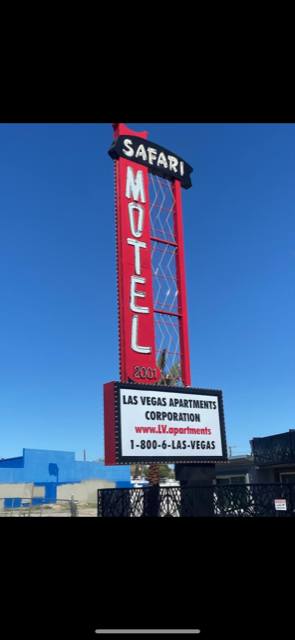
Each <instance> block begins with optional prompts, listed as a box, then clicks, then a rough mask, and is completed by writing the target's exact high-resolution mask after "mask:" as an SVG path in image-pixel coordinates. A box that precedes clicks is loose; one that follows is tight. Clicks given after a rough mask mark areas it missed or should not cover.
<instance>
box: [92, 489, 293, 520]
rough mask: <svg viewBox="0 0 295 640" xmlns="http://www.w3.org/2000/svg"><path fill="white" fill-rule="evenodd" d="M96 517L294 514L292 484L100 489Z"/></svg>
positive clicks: (267, 515)
mask: <svg viewBox="0 0 295 640" xmlns="http://www.w3.org/2000/svg"><path fill="white" fill-rule="evenodd" d="M275 500H285V501H286V503H285V505H284V506H286V510H280V511H277V510H276V505H275ZM98 517H101V518H126V517H127V518H129V517H131V518H139V517H158V518H161V517H165V518H167V517H215V518H225V517H229V518H233V517H238V518H242V517H243V518H245V517H252V518H253V517H295V484H293V483H292V484H291V483H289V484H288V483H282V484H281V483H273V484H267V483H265V484H248V485H245V484H240V485H238V484H237V485H210V486H204V487H189V488H185V487H181V488H179V487H167V488H166V487H143V488H140V489H99V490H98Z"/></svg>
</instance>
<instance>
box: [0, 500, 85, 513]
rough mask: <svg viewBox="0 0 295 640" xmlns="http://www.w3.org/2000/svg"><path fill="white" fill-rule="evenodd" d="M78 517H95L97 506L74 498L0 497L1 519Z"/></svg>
mask: <svg viewBox="0 0 295 640" xmlns="http://www.w3.org/2000/svg"><path fill="white" fill-rule="evenodd" d="M84 512H86V513H84ZM79 515H82V516H85V515H86V516H87V515H88V516H91V515H95V516H96V515H97V505H96V504H92V503H83V502H81V503H79V502H78V501H77V500H75V499H74V496H72V497H71V500H58V499H56V498H54V499H52V498H16V497H15V498H1V497H0V517H2V518H16V517H17V518H36V517H38V518H42V517H43V518H52V517H68V518H77V517H78V516H79Z"/></svg>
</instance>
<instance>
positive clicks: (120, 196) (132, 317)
mask: <svg viewBox="0 0 295 640" xmlns="http://www.w3.org/2000/svg"><path fill="white" fill-rule="evenodd" d="M113 128H114V136H115V138H116V137H117V136H118V135H126V136H128V135H133V136H138V137H141V138H144V139H146V137H147V132H142V133H136V132H135V131H131V130H130V129H128V128H127V127H126V126H125V125H124V124H122V123H116V124H113ZM130 168H131V170H132V171H133V175H134V178H135V179H136V178H137V177H138V175H139V174H142V176H143V185H144V195H145V202H143V201H142V197H139V196H138V202H135V205H136V204H139V205H140V206H141V207H142V208H143V210H144V218H143V219H144V222H143V230H142V233H141V235H140V237H139V240H140V242H142V243H145V245H146V248H140V250H139V251H140V274H136V272H135V247H134V246H133V245H130V244H128V242H127V241H128V239H129V240H131V241H134V240H137V238H135V237H134V236H133V235H132V232H131V224H130V217H129V209H128V205H130V203H131V202H132V201H133V198H132V193H131V192H130V193H129V195H131V198H127V196H126V184H127V172H128V170H130ZM115 183H116V227H117V278H118V307H119V351H120V379H121V381H122V382H128V381H129V380H131V381H134V382H136V378H135V376H134V373H135V367H145V368H148V367H149V368H151V369H152V371H153V372H154V375H153V378H152V379H151V380H150V379H149V378H148V377H147V378H146V379H145V383H146V384H155V382H156V381H157V380H159V378H160V377H161V372H160V370H159V369H158V367H157V362H156V350H155V329H154V314H153V280H152V265H151V240H150V224H149V191H148V169H147V167H144V166H139V165H138V164H136V163H135V162H132V160H131V159H130V158H126V159H125V158H119V159H118V160H115ZM138 217H139V213H138V211H137V210H135V213H134V219H135V226H136V225H138ZM132 277H136V278H137V277H139V278H144V279H145V282H144V283H136V284H135V290H136V292H139V293H140V292H142V293H143V294H145V297H144V298H141V297H139V296H136V297H135V305H136V307H139V308H142V307H143V308H147V309H148V310H149V311H148V313H141V312H136V311H134V310H133V311H132V309H131V282H132ZM134 323H135V324H134ZM134 326H136V327H137V334H136V346H137V347H138V348H142V347H145V348H148V347H149V348H150V353H139V352H138V351H136V350H134V348H132V339H131V337H132V327H133V335H134V333H135V330H134Z"/></svg>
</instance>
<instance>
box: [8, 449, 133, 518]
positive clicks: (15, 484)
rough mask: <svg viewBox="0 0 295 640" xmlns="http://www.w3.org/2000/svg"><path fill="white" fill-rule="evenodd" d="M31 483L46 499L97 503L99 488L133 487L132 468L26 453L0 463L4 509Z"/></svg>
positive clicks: (72, 456)
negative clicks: (73, 499) (71, 499)
mask: <svg viewBox="0 0 295 640" xmlns="http://www.w3.org/2000/svg"><path fill="white" fill-rule="evenodd" d="M32 483H33V484H34V487H36V488H38V487H39V492H38V490H37V494H38V495H39V496H40V497H41V496H42V497H44V498H45V499H52V500H55V499H56V498H60V499H62V498H64V499H70V498H71V495H74V496H75V498H77V499H78V500H79V499H80V500H85V501H87V500H89V501H93V500H94V501H95V499H96V492H97V489H98V488H103V487H110V488H114V487H131V486H132V485H131V473H130V467H129V466H127V465H126V466H125V465H123V466H114V467H105V465H104V463H103V462H80V461H77V460H75V454H74V453H72V452H67V451H46V450H45V451H44V450H41V449H23V455H22V456H20V457H19V458H10V459H3V460H0V498H2V499H4V501H5V502H4V506H5V507H6V506H9V503H10V502H11V498H12V497H13V498H21V497H22V496H23V495H24V492H25V488H26V486H27V485H31V484H32ZM43 487H44V489H43V490H42V488H43ZM26 495H27V493H26ZM37 501H38V500H37V499H35V500H34V503H37ZM15 506H16V504H15Z"/></svg>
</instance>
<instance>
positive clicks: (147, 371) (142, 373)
mask: <svg viewBox="0 0 295 640" xmlns="http://www.w3.org/2000/svg"><path fill="white" fill-rule="evenodd" d="M133 372H134V373H133V375H134V378H141V379H142V380H144V379H145V378H148V380H157V371H156V369H151V367H133Z"/></svg>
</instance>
